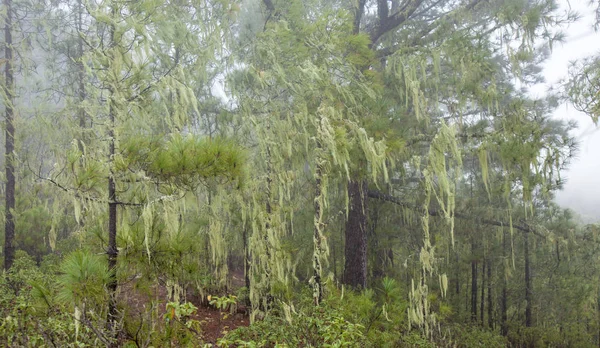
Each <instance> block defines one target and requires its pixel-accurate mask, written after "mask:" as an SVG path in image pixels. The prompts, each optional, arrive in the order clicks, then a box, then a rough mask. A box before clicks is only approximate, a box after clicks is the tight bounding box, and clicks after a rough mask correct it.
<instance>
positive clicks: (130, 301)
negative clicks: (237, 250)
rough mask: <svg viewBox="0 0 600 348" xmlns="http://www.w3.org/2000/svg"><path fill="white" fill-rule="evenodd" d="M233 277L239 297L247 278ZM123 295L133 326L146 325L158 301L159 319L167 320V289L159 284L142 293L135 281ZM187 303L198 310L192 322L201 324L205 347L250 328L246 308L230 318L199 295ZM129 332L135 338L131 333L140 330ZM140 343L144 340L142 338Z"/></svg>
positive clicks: (191, 317) (239, 307)
mask: <svg viewBox="0 0 600 348" xmlns="http://www.w3.org/2000/svg"><path fill="white" fill-rule="evenodd" d="M231 277H232V279H231V282H230V283H231V285H232V288H233V292H232V293H235V290H237V289H239V288H240V287H242V286H243V285H244V274H243V272H241V273H240V272H232V274H231ZM120 292H121V298H122V299H123V300H124V304H126V307H127V313H128V314H127V316H128V318H130V319H133V320H132V322H135V323H136V324H137V325H140V324H141V323H143V322H144V320H145V318H147V317H148V312H149V311H148V306H150V305H151V303H152V302H153V300H154V302H155V303H156V299H157V298H158V313H159V316H160V318H164V315H165V313H166V303H167V300H166V299H167V289H166V286H164V285H162V284H157V285H155V286H153V288H152V289H151V290H148V289H146V290H143V291H142V290H140V289H136V286H135V281H132V282H130V283H128V284H123V286H121V290H120ZM150 294H152V295H150ZM186 300H187V301H188V302H190V303H192V304H193V305H194V306H196V307H198V310H197V311H196V312H195V313H194V314H193V315H191V316H190V318H189V319H193V320H197V321H198V322H200V323H201V328H202V332H201V333H200V335H201V338H202V340H203V341H204V343H212V344H214V343H216V342H217V339H219V338H221V337H223V336H224V335H225V334H226V333H227V332H229V331H231V330H235V329H236V328H238V327H241V326H248V325H250V319H249V317H248V311H247V310H246V308H245V306H244V305H243V304H239V305H238V309H237V311H236V313H233V314H230V313H229V312H228V311H225V312H221V311H219V310H218V309H216V308H215V307H213V306H212V305H210V304H209V303H208V301H207V299H202V298H201V297H200V296H199V295H196V294H193V295H190V294H188V295H187V298H186ZM127 331H128V332H129V336H131V332H132V331H136V328H133V330H131V329H130V330H127ZM130 338H133V337H130ZM134 339H135V338H134ZM140 339H142V340H143V338H141V337H140Z"/></svg>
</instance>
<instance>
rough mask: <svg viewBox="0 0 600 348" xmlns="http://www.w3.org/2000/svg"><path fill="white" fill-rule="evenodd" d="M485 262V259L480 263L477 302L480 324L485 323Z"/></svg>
mask: <svg viewBox="0 0 600 348" xmlns="http://www.w3.org/2000/svg"><path fill="white" fill-rule="evenodd" d="M486 266H487V265H486V264H485V261H483V262H482V263H481V267H482V269H481V301H480V303H479V313H480V318H481V326H484V325H485V318H484V314H485V274H486V272H485V271H486Z"/></svg>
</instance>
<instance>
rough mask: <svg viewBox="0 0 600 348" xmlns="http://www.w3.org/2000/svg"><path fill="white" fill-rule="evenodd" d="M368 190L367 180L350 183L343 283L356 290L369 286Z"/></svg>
mask: <svg viewBox="0 0 600 348" xmlns="http://www.w3.org/2000/svg"><path fill="white" fill-rule="evenodd" d="M367 189H368V185H367V181H366V180H360V181H356V180H351V181H350V182H348V198H349V204H350V207H349V211H348V219H347V221H346V233H345V235H346V245H345V253H344V255H345V265H344V279H343V282H344V284H346V285H349V286H351V287H353V288H356V289H359V288H366V286H367Z"/></svg>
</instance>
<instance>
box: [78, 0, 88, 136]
mask: <svg viewBox="0 0 600 348" xmlns="http://www.w3.org/2000/svg"><path fill="white" fill-rule="evenodd" d="M83 11H84V8H83V3H82V0H79V1H78V2H77V31H78V32H79V33H81V32H82V31H83V19H82V16H83ZM77 55H78V57H77V58H78V62H77V82H78V97H79V127H80V128H81V139H80V148H82V147H83V144H82V143H84V142H85V139H84V128H85V127H86V118H87V115H86V112H85V108H84V107H83V102H84V100H85V67H84V65H83V40H82V39H81V38H79V39H78V40H77Z"/></svg>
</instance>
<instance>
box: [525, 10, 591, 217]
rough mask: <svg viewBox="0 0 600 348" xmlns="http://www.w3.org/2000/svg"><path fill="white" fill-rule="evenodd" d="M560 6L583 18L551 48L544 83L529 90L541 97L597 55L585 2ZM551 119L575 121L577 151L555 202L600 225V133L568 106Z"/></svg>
mask: <svg viewBox="0 0 600 348" xmlns="http://www.w3.org/2000/svg"><path fill="white" fill-rule="evenodd" d="M559 3H560V5H561V7H562V8H563V9H567V8H568V7H569V6H570V7H571V9H573V10H575V11H577V12H578V13H579V14H580V16H581V17H582V18H581V20H579V21H577V22H576V23H574V24H571V25H570V26H569V28H568V29H567V32H566V40H565V42H564V43H562V44H558V45H556V46H555V47H554V50H553V52H552V55H551V57H550V59H549V60H548V61H547V62H546V64H545V65H544V76H545V78H546V83H545V84H544V85H540V86H536V88H534V89H533V90H532V93H534V94H536V95H541V94H543V93H544V91H545V90H547V88H548V87H549V86H550V85H552V84H556V83H558V82H559V81H560V80H561V79H564V78H565V77H566V76H567V71H568V67H569V62H571V61H574V60H576V59H581V58H585V57H588V56H590V55H593V54H597V53H598V52H599V51H600V32H595V31H594V29H593V23H594V13H593V10H592V8H591V7H590V6H589V4H588V1H587V0H576V1H567V0H561V1H559ZM554 117H556V118H559V119H563V120H575V121H577V124H578V128H577V129H576V130H574V131H573V135H575V136H576V137H577V140H578V141H579V147H580V150H579V153H578V155H577V157H576V158H574V159H573V160H572V163H571V165H570V166H569V168H568V169H567V170H566V171H564V172H563V174H562V175H563V177H564V178H566V179H567V181H566V184H565V185H564V188H563V190H562V191H560V192H558V193H557V195H556V201H557V203H558V204H560V205H561V206H563V207H567V208H571V209H572V210H574V211H575V212H577V213H578V214H579V215H580V217H581V218H582V220H583V221H584V222H600V161H599V160H598V156H599V155H598V153H599V152H600V131H599V129H598V127H596V126H595V125H594V124H593V122H592V120H591V119H590V118H589V117H588V116H587V115H585V114H583V113H581V112H579V111H577V110H575V109H574V108H573V107H572V106H570V105H562V106H561V107H560V108H558V109H557V110H556V111H555V113H554Z"/></svg>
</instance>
